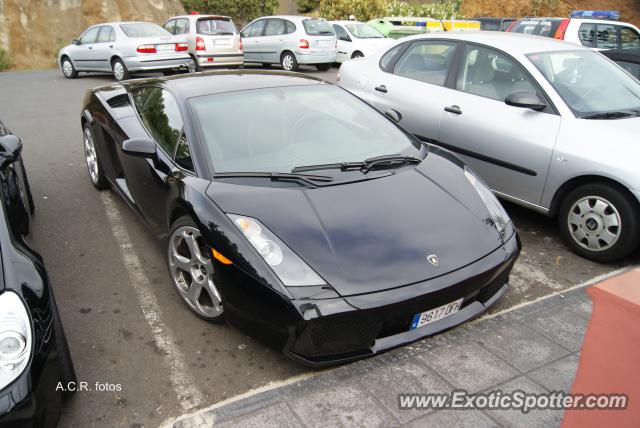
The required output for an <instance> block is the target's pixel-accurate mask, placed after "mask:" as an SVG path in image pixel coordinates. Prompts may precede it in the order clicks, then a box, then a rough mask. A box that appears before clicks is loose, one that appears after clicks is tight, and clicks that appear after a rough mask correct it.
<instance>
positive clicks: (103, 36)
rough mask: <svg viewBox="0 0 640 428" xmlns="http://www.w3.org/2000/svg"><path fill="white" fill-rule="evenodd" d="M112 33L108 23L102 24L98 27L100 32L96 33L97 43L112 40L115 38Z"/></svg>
mask: <svg viewBox="0 0 640 428" xmlns="http://www.w3.org/2000/svg"><path fill="white" fill-rule="evenodd" d="M115 39H116V38H115V35H114V34H113V28H112V27H111V26H110V25H104V26H102V27H100V34H98V43H107V42H113V41H114V40H115Z"/></svg>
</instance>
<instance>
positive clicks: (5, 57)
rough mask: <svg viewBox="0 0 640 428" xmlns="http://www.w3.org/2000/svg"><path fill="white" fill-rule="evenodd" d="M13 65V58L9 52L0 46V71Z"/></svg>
mask: <svg viewBox="0 0 640 428" xmlns="http://www.w3.org/2000/svg"><path fill="white" fill-rule="evenodd" d="M11 67H13V58H11V55H9V52H7V51H6V50H4V49H2V48H0V71H5V70H8V69H10V68H11Z"/></svg>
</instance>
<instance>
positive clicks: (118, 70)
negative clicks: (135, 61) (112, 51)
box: [113, 61, 124, 80]
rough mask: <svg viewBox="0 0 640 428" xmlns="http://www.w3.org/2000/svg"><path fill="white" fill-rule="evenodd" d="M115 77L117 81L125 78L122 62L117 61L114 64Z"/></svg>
mask: <svg viewBox="0 0 640 428" xmlns="http://www.w3.org/2000/svg"><path fill="white" fill-rule="evenodd" d="M113 75H114V76H115V77H116V80H122V79H123V78H124V65H122V63H121V62H120V61H116V62H115V63H114V64H113Z"/></svg>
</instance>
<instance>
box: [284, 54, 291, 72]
mask: <svg viewBox="0 0 640 428" xmlns="http://www.w3.org/2000/svg"><path fill="white" fill-rule="evenodd" d="M282 68H284V69H285V70H286V71H291V70H293V57H292V56H291V54H286V55H285V56H284V57H283V58H282Z"/></svg>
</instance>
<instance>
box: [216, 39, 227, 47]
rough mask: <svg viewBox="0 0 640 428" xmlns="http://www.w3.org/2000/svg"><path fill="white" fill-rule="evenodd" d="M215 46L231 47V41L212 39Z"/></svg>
mask: <svg viewBox="0 0 640 428" xmlns="http://www.w3.org/2000/svg"><path fill="white" fill-rule="evenodd" d="M213 44H214V45H216V46H231V39H213Z"/></svg>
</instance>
